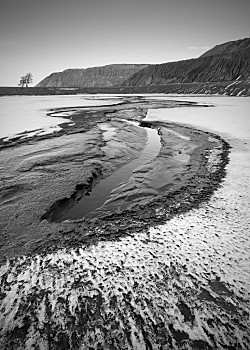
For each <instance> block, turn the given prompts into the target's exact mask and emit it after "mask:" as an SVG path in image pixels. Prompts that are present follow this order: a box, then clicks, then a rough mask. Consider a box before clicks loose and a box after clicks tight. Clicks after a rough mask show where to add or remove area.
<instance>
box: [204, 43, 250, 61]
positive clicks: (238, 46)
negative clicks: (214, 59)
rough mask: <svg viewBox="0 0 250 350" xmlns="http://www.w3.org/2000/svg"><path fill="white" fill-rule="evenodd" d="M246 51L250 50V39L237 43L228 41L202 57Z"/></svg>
mask: <svg viewBox="0 0 250 350" xmlns="http://www.w3.org/2000/svg"><path fill="white" fill-rule="evenodd" d="M245 49H250V38H245V39H240V40H236V41H228V42H227V43H224V44H220V45H216V46H215V47H213V48H212V49H211V50H208V51H207V52H205V53H204V54H203V55H201V56H200V57H206V56H213V55H223V54H229V53H232V52H235V51H238V50H245Z"/></svg>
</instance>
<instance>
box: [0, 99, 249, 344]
mask: <svg viewBox="0 0 250 350" xmlns="http://www.w3.org/2000/svg"><path fill="white" fill-rule="evenodd" d="M139 102H140V101H139ZM148 105H150V104H148ZM127 107H128V106H126V108H124V109H123V110H119V111H118V110H116V111H107V110H106V112H105V113H103V111H102V112H101V113H102V114H100V115H102V116H103V117H105V118H109V122H111V123H112V122H115V123H121V120H120V121H117V120H116V121H114V118H115V117H116V118H120V119H124V118H125V117H126V115H127V117H128V118H129V119H134V120H135V119H138V120H142V119H143V118H142V117H143V113H144V115H145V110H146V105H145V104H144V105H142V104H141V105H140V109H138V105H137V108H135V106H133V108H131V106H129V108H127ZM154 107H155V105H154ZM159 107H161V108H162V105H161V104H159ZM166 107H167V104H166ZM168 107H170V105H168ZM172 107H176V105H175V106H174V105H172ZM112 108H113V107H112ZM95 113H97V112H95ZM98 113H99V112H98ZM100 115H99V116H100ZM79 118H80V116H79ZM103 121H104V119H103ZM105 121H107V120H106V119H105ZM150 123H151V124H150V125H151V127H154V128H157V129H158V130H159V134H160V135H161V142H162V148H161V151H160V153H159V155H158V156H157V158H156V159H155V160H154V161H153V163H151V164H148V165H147V166H146V168H145V169H143V171H142V169H141V171H139V172H138V173H137V174H135V179H136V180H135V187H128V188H127V189H126V191H128V192H129V193H130V197H133V196H134V197H135V202H134V203H133V205H130V206H129V207H128V208H127V209H126V210H123V211H122V212H120V213H119V212H118V213H117V212H115V213H113V214H112V215H109V216H106V217H103V218H101V219H94V220H78V221H76V222H62V223H60V224H59V223H53V222H49V221H48V219H49V217H50V213H53V211H54V210H55V208H56V203H58V202H57V200H58V201H60V200H62V198H65V196H66V197H68V198H69V197H70V195H72V193H74V191H75V190H76V188H75V186H76V185H78V186H79V185H80V184H82V185H84V184H85V185H86V184H88V183H89V182H88V181H90V179H92V180H91V181H92V182H94V181H98V176H108V174H110V173H111V172H112V171H114V169H116V168H118V167H120V166H121V164H124V163H126V162H128V161H129V160H130V159H132V158H134V157H136V156H137V154H138V153H139V152H140V151H141V149H142V147H143V144H144V142H145V140H144V133H143V129H135V127H134V128H132V129H131V128H129V135H128V137H126V138H125V139H124V133H121V134H120V136H119V132H118V134H116V138H117V139H119V140H121V139H122V142H120V145H121V148H118V149H117V152H119V153H118V154H119V157H117V156H115V157H112V155H111V153H110V150H111V148H108V147H107V146H108V144H107V143H105V142H104V140H103V137H102V135H103V134H102V132H101V130H100V129H99V128H98V126H94V127H91V128H90V129H89V131H87V132H84V133H83V134H80V135H79V133H77V132H76V133H74V134H69V132H71V131H70V130H66V133H68V135H67V134H64V135H62V136H61V137H57V138H51V139H47V140H44V141H40V142H39V146H38V147H39V149H38V150H37V151H34V145H32V147H31V149H32V150H33V152H34V153H33V158H32V157H31V156H30V153H31V149H29V147H30V146H31V145H29V144H25V145H22V146H20V147H15V148H14V149H13V150H10V148H7V149H6V150H4V151H3V154H4V155H5V156H6V161H5V169H6V166H9V168H7V170H8V171H6V170H5V173H4V175H5V184H6V185H5V187H4V189H5V192H2V193H3V196H2V207H1V208H2V218H5V220H4V221H3V222H4V225H3V227H2V238H3V245H2V248H1V252H2V258H3V257H4V254H6V255H8V256H16V257H15V258H13V259H11V260H8V261H7V262H6V263H5V262H4V261H3V263H2V267H1V269H0V276H1V295H0V297H1V309H0V313H1V317H0V320H1V321H0V329H1V331H0V334H1V344H2V348H3V349H11V348H12V349H33V348H34V349H248V345H249V343H250V334H249V329H248V322H249V287H250V286H249V278H248V257H247V252H248V240H247V236H246V231H247V227H249V224H250V223H249V220H248V216H247V215H246V213H247V212H248V210H249V209H250V208H249V202H247V195H246V193H247V189H248V187H246V186H247V183H249V169H248V168H247V166H246V164H248V163H247V162H246V157H247V153H246V151H245V153H241V154H243V155H242V157H241V158H239V157H237V155H236V156H234V158H233V161H234V162H233V165H230V164H229V165H228V167H229V175H227V177H226V178H225V167H226V165H227V163H228V153H229V145H228V143H227V142H225V141H223V139H221V137H219V136H217V135H214V134H211V133H209V132H205V131H202V130H197V129H193V128H190V127H187V126H181V125H178V124H173V123H162V122H150ZM147 125H149V124H147ZM123 127H124V125H123ZM86 129H87V128H86ZM120 130H121V129H120ZM133 135H134V138H133ZM180 135H181V137H180ZM80 136H81V137H80ZM126 140H127V141H126ZM133 140H134V142H133ZM138 140H140V143H139V142H138ZM41 142H45V143H44V145H43V147H42V151H41ZM48 142H49V147H48ZM51 143H52V144H51ZM76 144H78V145H79V147H78V148H76V147H75V145H76ZM35 145H36V144H35ZM46 147H47V148H46ZM65 147H66V148H65ZM104 147H106V148H104ZM235 147H238V145H236V146H235ZM83 148H84V155H83V153H82V149H83ZM103 148H104V149H103ZM24 150H25V151H26V152H27V153H25V152H24ZM65 150H67V152H68V153H67V152H66V153H65ZM86 150H87V151H86ZM4 152H10V153H9V154H8V153H4ZM13 152H14V153H13ZM16 152H17V153H16ZM18 152H20V154H19V153H18ZM24 154H27V157H25V156H24ZM236 164H237V168H235V169H234V167H235V165H236ZM239 169H240V171H241V174H242V177H241V179H239V177H238V173H237V171H239ZM61 172H62V173H61ZM2 174H3V173H2ZM93 174H95V176H96V177H95V179H93ZM8 176H9V177H8ZM224 178H225V179H224ZM242 178H243V179H244V181H243V183H244V184H245V186H242ZM222 179H224V182H223V183H222V182H221V181H222ZM25 181H26V182H25ZM91 181H90V182H91ZM221 185H222V186H221ZM8 186H9V187H8ZM18 186H19V187H18ZM136 188H137V189H138V190H136ZM148 188H150V189H153V190H154V191H153V192H152V191H150V195H148V193H147V196H145V191H146V192H147V190H145V189H148ZM141 189H144V190H143V191H141ZM215 190H216V191H215ZM121 196H122V193H121ZM32 198H34V199H33V201H32ZM145 200H146V202H145ZM242 201H244V203H245V206H242ZM13 213H15V216H13V215H14V214H13ZM43 215H46V218H45V217H44V219H43V220H41V218H42V216H43ZM236 217H237V218H238V220H236ZM232 242H233V247H232ZM20 246H21V247H20ZM22 252H24V253H25V255H24V256H22Z"/></svg>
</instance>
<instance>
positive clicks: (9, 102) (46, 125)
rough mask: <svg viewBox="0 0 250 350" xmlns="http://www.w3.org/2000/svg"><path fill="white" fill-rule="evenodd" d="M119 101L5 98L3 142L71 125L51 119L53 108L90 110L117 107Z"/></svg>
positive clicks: (1, 102)
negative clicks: (50, 111) (23, 133)
mask: <svg viewBox="0 0 250 350" xmlns="http://www.w3.org/2000/svg"><path fill="white" fill-rule="evenodd" d="M117 103H119V101H116V100H113V99H111V97H110V98H107V99H105V100H100V99H97V98H96V97H94V98H93V97H92V96H91V95H90V96H88V95H84V96H82V95H60V96H4V97H0V138H12V137H14V136H15V135H16V134H19V133H22V132H25V131H28V132H30V131H32V135H30V136H33V135H34V134H36V133H37V134H38V133H39V132H35V131H34V130H37V129H43V131H46V133H50V132H54V131H56V130H59V129H60V128H59V127H58V124H61V123H65V122H67V119H63V118H60V116H65V115H66V116H67V114H65V113H62V114H61V115H58V117H57V116H56V117H49V116H47V113H48V110H49V109H51V108H63V107H81V106H83V107H86V106H99V105H109V104H117Z"/></svg>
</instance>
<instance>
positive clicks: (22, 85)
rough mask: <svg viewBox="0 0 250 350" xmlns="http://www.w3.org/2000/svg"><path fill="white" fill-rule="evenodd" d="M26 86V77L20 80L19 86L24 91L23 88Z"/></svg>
mask: <svg viewBox="0 0 250 350" xmlns="http://www.w3.org/2000/svg"><path fill="white" fill-rule="evenodd" d="M25 84H26V77H25V76H23V77H21V78H20V81H19V84H18V85H19V86H21V87H22V89H23V87H24V85H25Z"/></svg>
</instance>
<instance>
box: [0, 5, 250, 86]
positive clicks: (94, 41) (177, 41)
mask: <svg viewBox="0 0 250 350" xmlns="http://www.w3.org/2000/svg"><path fill="white" fill-rule="evenodd" d="M249 13H250V1H249V0H237V1H236V0H1V12H0V86H17V85H18V83H19V80H20V77H21V76H23V75H25V74H26V73H28V72H31V73H32V74H33V76H34V82H33V84H31V86H32V85H33V86H34V85H36V84H38V83H39V81H41V80H42V79H43V78H45V77H46V76H48V75H49V74H51V73H53V72H59V71H63V70H64V69H68V68H87V67H96V66H102V65H106V64H112V63H149V64H154V63H163V62H164V63H165V62H170V61H178V60H183V59H188V58H193V57H198V56H200V55H201V54H202V53H204V52H205V51H207V50H208V49H209V48H212V47H213V46H215V45H217V44H221V43H223V42H227V41H231V40H237V39H243V38H246V37H250V21H249Z"/></svg>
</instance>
